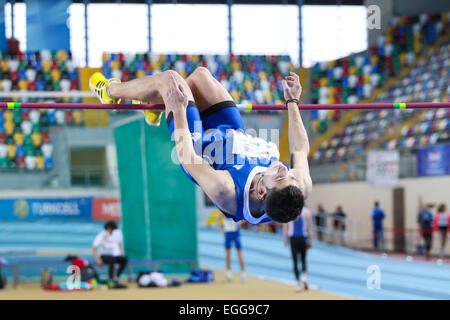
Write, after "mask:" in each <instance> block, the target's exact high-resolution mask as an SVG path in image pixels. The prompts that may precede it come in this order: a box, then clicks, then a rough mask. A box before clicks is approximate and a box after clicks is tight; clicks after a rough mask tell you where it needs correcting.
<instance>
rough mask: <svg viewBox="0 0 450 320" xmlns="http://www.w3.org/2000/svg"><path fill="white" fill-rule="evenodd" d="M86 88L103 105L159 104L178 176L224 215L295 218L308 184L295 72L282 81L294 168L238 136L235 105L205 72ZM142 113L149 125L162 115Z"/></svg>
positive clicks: (94, 82)
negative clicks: (178, 166) (173, 148)
mask: <svg viewBox="0 0 450 320" xmlns="http://www.w3.org/2000/svg"><path fill="white" fill-rule="evenodd" d="M89 82H90V83H89V84H90V87H91V90H92V91H93V92H94V93H95V94H96V95H97V97H98V98H99V99H100V101H101V102H102V103H108V104H112V103H119V102H120V99H128V100H138V101H143V102H150V103H154V104H164V105H165V107H166V109H165V111H166V112H165V114H166V121H167V124H168V127H169V130H170V131H171V133H172V137H173V138H174V139H175V145H176V151H177V156H178V159H179V161H180V164H181V166H182V169H183V171H184V172H185V173H186V175H187V176H188V177H189V178H190V179H191V180H193V181H194V182H195V183H197V184H198V185H199V186H200V187H201V188H202V189H203V191H204V192H205V193H206V194H207V195H208V197H209V198H210V199H211V200H212V201H213V202H214V204H215V205H216V207H217V208H218V209H219V210H220V211H221V212H222V213H223V214H224V215H225V216H226V217H230V218H233V219H234V220H235V221H239V220H246V221H248V222H250V223H252V224H258V223H263V222H268V221H270V220H273V221H276V222H280V223H285V222H289V221H292V220H295V219H296V218H297V217H298V216H299V215H300V213H301V211H302V208H303V203H304V200H305V199H306V198H307V197H308V195H309V194H310V192H311V189H312V181H311V177H310V174H309V166H308V161H307V156H308V153H309V142H308V135H307V133H306V130H305V128H304V126H303V123H302V119H301V116H300V112H299V109H298V99H299V98H300V95H301V91H302V88H301V85H300V80H299V77H298V75H297V74H295V73H292V72H291V75H290V76H288V77H286V79H285V80H283V88H284V97H285V99H286V101H287V108H288V114H289V132H288V133H289V149H290V153H291V159H292V165H293V168H292V169H289V167H288V166H287V165H285V164H283V163H282V162H280V161H278V158H279V152H278V149H277V147H276V145H275V144H274V143H268V142H266V141H264V140H262V139H259V138H255V137H252V136H250V135H247V134H244V130H245V128H244V125H243V122H242V119H241V116H240V113H239V110H238V109H237V107H236V104H235V102H234V101H233V99H232V97H231V96H230V94H229V93H228V91H227V90H226V89H225V88H224V87H223V86H222V85H221V84H220V82H218V81H217V80H216V79H215V78H214V77H213V76H212V75H211V73H210V72H209V70H208V69H206V68H204V67H199V68H197V69H196V70H195V71H194V72H193V73H192V74H191V75H190V76H189V77H188V78H187V79H186V80H185V79H183V78H182V77H181V76H180V75H179V74H178V73H177V72H175V71H173V70H169V71H165V72H161V73H158V74H154V75H151V76H147V77H142V78H138V79H134V80H131V81H128V82H124V83H120V81H119V80H118V79H105V78H104V77H103V75H102V74H100V73H95V74H94V75H93V76H92V77H91V78H90V81H89ZM145 114H146V121H147V123H149V124H153V125H155V124H156V125H158V123H159V119H160V114H158V113H157V112H155V111H148V110H146V111H145Z"/></svg>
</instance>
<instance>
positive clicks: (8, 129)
mask: <svg viewBox="0 0 450 320" xmlns="http://www.w3.org/2000/svg"><path fill="white" fill-rule="evenodd" d="M4 126H5V133H6V134H7V135H8V136H9V135H12V134H13V133H14V122H10V121H8V122H5V124H4Z"/></svg>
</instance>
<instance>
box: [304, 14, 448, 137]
mask: <svg viewBox="0 0 450 320" xmlns="http://www.w3.org/2000/svg"><path fill="white" fill-rule="evenodd" d="M449 30H450V29H449V15H448V13H442V14H429V15H427V14H423V15H420V16H415V17H396V18H394V19H393V21H392V24H391V26H389V27H388V28H386V31H385V35H384V36H381V37H380V38H379V40H378V44H377V45H376V46H373V47H371V48H369V50H368V51H367V52H364V53H361V54H356V55H354V56H350V57H347V58H343V59H339V60H336V61H330V62H322V63H317V64H316V65H314V67H313V68H312V71H311V78H312V89H311V96H312V103H321V104H322V103H323V104H326V103H357V102H358V101H360V100H362V99H368V98H370V97H371V95H372V93H373V92H374V89H377V88H381V87H382V86H383V85H384V84H385V83H386V81H387V79H388V78H389V77H392V76H397V75H399V73H400V71H401V70H402V68H404V67H410V66H412V65H413V64H414V63H415V60H416V57H417V56H418V55H419V54H420V53H421V52H422V51H423V49H424V48H426V47H428V46H430V45H433V44H435V43H436V41H437V40H438V38H439V37H440V36H442V35H445V34H447V33H448V32H449ZM438 94H439V93H438V92H437V91H436V92H432V93H431V95H430V97H431V96H433V95H438ZM419 96H420V98H421V100H422V101H428V100H425V99H427V98H428V97H427V96H426V95H423V94H422V95H419ZM389 99H390V97H387V100H389ZM390 102H392V100H391V101H390ZM340 116H341V115H340V113H339V112H336V111H323V112H313V113H312V120H313V121H312V128H313V131H314V132H316V133H317V134H322V133H324V132H325V131H326V130H327V129H328V127H329V126H330V124H329V122H330V121H331V122H333V121H337V120H339V118H340Z"/></svg>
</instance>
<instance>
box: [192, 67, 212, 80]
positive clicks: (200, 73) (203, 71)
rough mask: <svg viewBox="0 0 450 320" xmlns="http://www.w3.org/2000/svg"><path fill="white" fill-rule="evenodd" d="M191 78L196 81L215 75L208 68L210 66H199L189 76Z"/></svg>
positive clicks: (208, 78) (210, 78)
mask: <svg viewBox="0 0 450 320" xmlns="http://www.w3.org/2000/svg"><path fill="white" fill-rule="evenodd" d="M189 78H190V79H191V80H195V81H206V80H212V79H213V76H212V74H211V72H210V71H209V70H208V68H205V67H197V68H196V69H195V70H194V72H192V74H191V75H190V76H189Z"/></svg>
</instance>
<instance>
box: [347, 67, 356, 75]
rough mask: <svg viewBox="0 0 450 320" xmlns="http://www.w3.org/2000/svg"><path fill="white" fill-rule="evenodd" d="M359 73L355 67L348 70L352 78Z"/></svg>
mask: <svg viewBox="0 0 450 320" xmlns="http://www.w3.org/2000/svg"><path fill="white" fill-rule="evenodd" d="M357 71H358V69H357V68H356V67H355V66H351V67H349V68H348V74H349V75H351V76H352V75H355V74H356V72H357Z"/></svg>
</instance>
